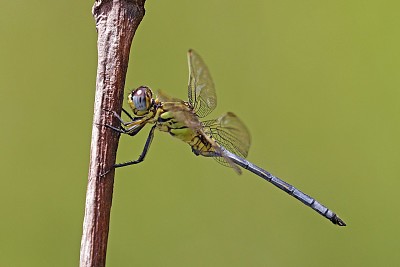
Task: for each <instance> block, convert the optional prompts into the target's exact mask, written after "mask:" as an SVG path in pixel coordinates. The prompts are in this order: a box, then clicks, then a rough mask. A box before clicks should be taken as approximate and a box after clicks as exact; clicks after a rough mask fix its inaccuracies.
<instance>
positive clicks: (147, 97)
mask: <svg viewBox="0 0 400 267" xmlns="http://www.w3.org/2000/svg"><path fill="white" fill-rule="evenodd" d="M152 97H153V93H152V92H151V89H150V88H148V87H146V86H140V87H139V88H137V89H136V90H134V91H133V92H132V93H131V94H130V95H129V97H128V98H129V104H130V106H131V108H132V111H133V113H135V114H136V115H139V116H140V115H144V114H145V113H146V112H148V110H149V109H150V107H151V104H152V101H151V100H152Z"/></svg>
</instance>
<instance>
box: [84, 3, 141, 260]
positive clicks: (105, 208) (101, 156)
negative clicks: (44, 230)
mask: <svg viewBox="0 0 400 267" xmlns="http://www.w3.org/2000/svg"><path fill="white" fill-rule="evenodd" d="M144 2H145V0H131V1H128V0H97V1H96V2H95V4H94V6H93V10H92V12H93V16H94V18H95V21H96V29H97V33H98V40H97V46H98V65H97V78H96V96H95V105H94V118H93V128H92V143H91V149H90V167H89V175H88V176H89V177H88V187H87V193H86V206H85V218H84V222H83V234H82V241H81V251H80V266H81V267H87V266H105V261H106V251H107V239H108V229H109V221H110V210H111V203H112V194H113V185H114V171H111V172H109V173H107V175H105V176H101V174H103V173H104V172H106V171H107V170H109V169H110V168H111V167H112V166H113V164H114V163H115V157H116V149H117V146H118V140H119V138H118V135H116V134H115V133H114V132H112V131H110V130H109V129H107V128H106V127H104V126H103V125H105V124H112V116H111V114H110V112H108V111H109V110H112V111H117V113H118V114H120V113H121V107H122V101H123V95H124V85H125V77H126V71H127V68H128V61H129V50H130V47H131V43H132V38H133V36H134V34H135V31H136V29H137V27H138V26H139V23H140V22H141V20H142V18H143V16H144Z"/></svg>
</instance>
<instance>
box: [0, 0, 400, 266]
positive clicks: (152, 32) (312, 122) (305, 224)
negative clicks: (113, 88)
mask: <svg viewBox="0 0 400 267" xmlns="http://www.w3.org/2000/svg"><path fill="white" fill-rule="evenodd" d="M91 6H92V2H91V1H24V2H22V1H2V15H1V16H0V35H1V41H0V58H1V64H0V73H1V74H0V88H1V91H0V94H1V95H0V112H1V117H2V126H1V127H2V128H1V131H0V134H1V136H0V137H1V138H0V150H1V153H0V157H1V160H0V170H1V194H0V203H1V220H0V240H1V242H0V266H77V265H78V262H79V249H80V238H81V233H82V221H83V215H84V203H85V193H86V184H87V172H88V162H89V148H90V137H91V128H92V126H91V124H92V115H93V100H94V91H95V77H96V66H97V50H96V38H97V35H96V31H95V25H94V20H93V18H92V15H91ZM399 8H400V5H399V4H398V1H333V2H332V1H331V2H329V3H325V2H321V1H293V0H292V1H238V2H237V3H235V2H234V1H226V0H224V1H151V0H148V1H147V3H146V10H147V11H146V16H145V18H144V20H143V22H142V24H141V25H140V27H139V29H138V31H137V32H136V36H135V38H134V42H133V45H132V49H131V58H130V63H129V69H128V76H127V81H126V92H128V91H129V90H130V89H133V88H135V87H137V86H139V85H142V84H146V85H148V86H150V87H152V88H153V89H155V90H157V89H163V90H164V91H165V92H167V93H168V94H169V95H172V96H175V97H179V98H183V99H185V98H186V97H187V96H186V88H187V87H186V86H187V85H186V84H187V76H188V74H187V63H186V51H187V50H188V49H189V48H194V49H196V50H197V51H198V53H199V54H200V55H201V56H202V57H203V58H204V60H205V62H206V63H207V65H208V66H209V69H210V71H211V73H212V76H213V78H214V80H215V83H216V88H217V94H218V108H217V109H216V111H214V112H213V113H212V115H211V116H210V118H211V117H216V116H218V115H219V114H221V113H223V112H226V111H234V112H235V113H236V114H237V115H238V116H239V117H240V118H241V119H242V120H243V121H245V122H246V124H247V127H248V128H249V129H250V131H251V133H252V147H251V150H250V154H249V157H248V159H249V160H250V161H252V162H254V163H255V164H258V165H260V166H262V167H264V168H265V169H267V170H269V171H271V172H272V173H274V174H275V175H277V176H279V177H281V178H283V179H284V180H286V181H288V182H290V183H292V184H293V185H295V186H297V187H298V188H300V189H301V190H303V191H304V192H305V193H308V194H310V195H311V196H313V197H315V198H316V199H318V200H319V201H320V202H322V203H323V204H325V205H327V206H328V207H329V208H331V209H332V210H334V211H335V212H337V213H338V214H339V215H340V216H341V217H342V218H343V219H344V220H345V221H346V223H347V224H348V226H347V227H344V228H343V227H342V228H340V227H337V226H334V225H333V224H331V223H330V222H329V221H328V220H326V219H324V218H322V217H321V216H319V215H318V214H316V213H315V212H314V211H312V210H311V209H309V208H307V207H305V206H303V205H302V204H301V203H300V202H298V201H296V200H294V199H293V198H291V197H289V196H287V195H286V194H284V193H282V192H281V191H280V190H278V189H276V188H275V187H273V186H272V185H270V184H268V183H266V182H265V181H263V180H261V179H259V178H258V177H256V176H255V175H253V174H251V173H247V172H245V173H243V175H241V176H238V175H236V174H235V173H234V172H233V171H232V170H230V169H229V168H225V167H222V166H221V165H219V164H217V163H216V162H215V161H213V160H211V159H207V158H201V157H195V156H194V155H193V154H192V153H191V150H190V148H189V147H188V146H187V145H185V144H184V143H182V142H180V141H179V140H175V139H173V138H171V137H170V136H169V135H168V134H165V133H160V132H156V136H155V140H154V142H153V144H152V147H151V150H150V152H149V154H148V156H147V158H146V161H145V162H144V163H142V164H140V165H137V166H133V167H127V168H123V169H120V170H118V171H117V172H116V180H115V188H114V199H113V207H112V214H111V226H110V234H109V243H108V254H107V265H108V266H334V265H335V266H395V265H397V264H398V262H399V260H400V256H399V253H398V249H399V242H400V241H399V237H400V230H399V225H400V224H399V223H400V215H399V212H398V209H399V208H398V203H399V200H398V195H399V191H398V188H399V186H400V177H399V175H400V164H399V156H400V142H399V134H400V124H399V115H400V109H399V100H400V91H399V86H400V78H399V77H400V76H399V69H400V53H399V50H400V49H399V48H400V35H399V28H400V18H399V13H398V11H399ZM124 104H126V103H124ZM125 107H126V106H125ZM147 129H149V127H148V128H147ZM147 132H148V130H144V131H143V132H141V133H140V134H139V135H137V136H136V137H134V138H130V137H126V136H123V137H122V138H121V142H120V148H119V151H118V161H125V160H128V159H133V158H136V157H137V156H138V155H139V153H140V151H141V149H142V146H143V144H144V142H145V138H146V136H147Z"/></svg>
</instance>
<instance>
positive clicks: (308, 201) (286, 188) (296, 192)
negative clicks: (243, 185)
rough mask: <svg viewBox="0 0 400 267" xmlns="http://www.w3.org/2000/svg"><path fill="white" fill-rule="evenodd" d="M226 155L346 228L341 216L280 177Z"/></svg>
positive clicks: (231, 155)
mask: <svg viewBox="0 0 400 267" xmlns="http://www.w3.org/2000/svg"><path fill="white" fill-rule="evenodd" d="M224 154H226V156H227V157H229V158H230V159H231V160H232V161H233V162H234V163H235V164H237V165H239V166H241V167H242V168H244V169H246V170H249V171H251V172H252V173H254V174H256V175H257V176H259V177H261V178H263V179H264V180H266V181H268V182H270V183H272V184H273V185H275V186H276V187H278V188H279V189H281V190H283V191H285V192H286V193H288V194H289V195H291V196H293V197H294V198H296V199H298V200H300V201H301V202H303V203H304V204H305V205H307V206H309V207H310V208H312V209H313V210H315V211H316V212H318V213H319V214H321V215H322V216H324V217H325V218H327V219H328V220H330V221H331V222H332V223H333V224H336V225H339V226H346V223H345V222H344V221H343V220H342V219H340V218H339V216H337V215H336V213H334V212H333V211H331V210H330V209H328V208H327V207H325V206H324V205H322V204H321V203H319V202H318V201H317V200H315V199H314V198H312V197H310V196H309V195H307V194H304V193H303V192H301V191H300V190H298V189H297V188H296V187H294V186H292V185H290V184H288V183H286V182H285V181H283V180H281V179H279V178H278V177H275V176H274V175H272V174H271V173H269V172H267V171H266V170H264V169H262V168H260V167H258V166H256V165H254V164H253V163H251V162H249V161H247V160H245V159H243V158H241V157H239V156H237V155H235V154H233V153H231V152H229V151H227V150H224Z"/></svg>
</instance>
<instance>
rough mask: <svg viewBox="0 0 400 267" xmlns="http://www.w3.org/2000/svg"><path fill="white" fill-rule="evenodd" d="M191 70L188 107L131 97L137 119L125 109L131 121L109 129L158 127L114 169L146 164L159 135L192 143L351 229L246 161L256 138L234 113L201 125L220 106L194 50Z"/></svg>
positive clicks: (161, 97)
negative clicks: (136, 153) (134, 153)
mask: <svg viewBox="0 0 400 267" xmlns="http://www.w3.org/2000/svg"><path fill="white" fill-rule="evenodd" d="M188 65H189V82H188V101H183V100H180V99H177V98H172V97H170V96H167V95H166V94H165V93H163V92H161V91H159V92H158V93H157V96H154V94H153V91H152V90H151V89H150V88H149V87H147V86H140V87H138V88H137V89H135V90H133V91H132V92H130V94H129V95H128V103H129V106H130V108H131V110H132V112H133V114H134V116H131V115H130V113H129V112H128V111H126V110H125V109H122V111H123V112H124V113H125V114H126V115H127V116H128V117H129V119H130V121H127V122H125V121H124V120H123V119H122V118H121V116H119V115H118V114H117V113H116V112H113V115H114V116H115V117H116V118H117V119H118V120H119V122H120V126H119V127H115V126H112V125H106V126H107V127H109V128H111V129H112V130H114V131H117V132H119V133H121V134H127V135H130V136H135V135H136V134H137V133H139V132H140V131H141V130H142V129H143V127H144V126H145V125H147V124H152V125H153V126H152V127H151V129H150V132H149V134H148V137H147V140H146V143H145V145H144V148H143V151H142V153H141V154H140V156H139V158H138V159H136V160H132V161H128V162H124V163H119V164H115V165H114V168H120V167H124V166H129V165H134V164H138V163H140V162H142V161H143V160H144V159H145V157H146V154H147V152H148V150H149V148H150V145H151V142H152V140H153V137H154V131H155V130H156V129H157V130H159V131H161V132H167V133H169V134H170V135H171V136H173V137H175V138H178V139H180V140H182V141H184V142H185V143H187V144H188V145H189V146H190V147H191V149H192V152H193V153H194V154H195V155H196V156H204V157H211V158H213V159H215V160H216V161H218V162H219V163H221V164H222V165H225V166H228V167H232V168H233V169H234V170H235V171H236V172H237V173H239V174H240V173H241V169H240V168H239V167H241V168H243V169H245V170H248V171H250V172H252V173H254V174H255V175H257V176H259V177H261V178H262V179H264V180H266V181H268V182H270V183H271V184H273V185H274V186H276V187H277V188H279V189H281V190H282V191H284V192H286V193H288V194H289V195H291V196H292V197H294V198H296V199H297V200H299V201H301V202H302V203H303V204H305V205H306V206H308V207H310V208H311V209H313V210H314V211H316V212H317V213H319V214H320V215H322V216H323V217H325V218H326V219H328V220H330V221H331V222H332V223H333V224H336V225H339V226H346V223H345V222H344V221H343V220H342V219H340V218H339V216H338V215H337V214H336V213H334V212H333V211H332V210H330V209H328V208H327V207H325V206H324V205H322V204H321V203H319V202H318V201H317V200H315V199H314V198H313V197H311V196H309V195H307V194H305V193H303V192H302V191H300V190H299V189H297V188H296V187H294V186H292V185H290V184H289V183H287V182H285V181H283V180H281V179H279V178H278V177H276V176H274V175H272V174H271V173H270V172H268V171H266V170H264V169H262V168H260V167H258V166H257V165H255V164H253V163H251V162H249V161H248V160H246V157H247V155H248V151H249V148H250V133H249V131H248V129H247V128H246V126H245V124H244V123H243V122H242V121H241V120H240V119H239V118H238V117H237V116H236V115H235V114H234V113H232V112H228V113H226V114H224V115H222V116H220V117H219V118H217V119H212V120H200V119H201V118H204V117H206V116H207V115H208V114H210V113H211V112H212V111H213V110H214V109H215V107H216V106H217V96H216V91H215V86H214V82H213V80H212V78H211V75H210V72H209V70H208V68H207V66H206V64H205V63H204V61H203V59H202V58H201V57H200V56H199V55H198V54H197V53H196V52H195V51H194V50H189V51H188Z"/></svg>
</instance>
